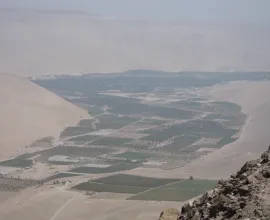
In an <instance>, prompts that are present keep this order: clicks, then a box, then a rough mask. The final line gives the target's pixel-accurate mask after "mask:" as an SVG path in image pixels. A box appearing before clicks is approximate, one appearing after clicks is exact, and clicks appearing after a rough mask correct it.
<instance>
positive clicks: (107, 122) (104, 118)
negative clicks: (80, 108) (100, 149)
mask: <svg viewBox="0 0 270 220" xmlns="http://www.w3.org/2000/svg"><path fill="white" fill-rule="evenodd" d="M96 119H97V120H98V122H97V123H95V126H96V129H97V130H100V129H120V128H122V127H124V126H127V125H129V124H132V123H134V122H136V121H138V120H139V118H133V117H128V116H123V117H117V116H113V115H101V116H98V117H97V118H96Z"/></svg>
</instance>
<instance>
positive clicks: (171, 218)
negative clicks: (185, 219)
mask: <svg viewBox="0 0 270 220" xmlns="http://www.w3.org/2000/svg"><path fill="white" fill-rule="evenodd" d="M179 216H180V212H179V211H178V210H177V209H173V208H171V209H166V210H165V211H163V212H161V214H160V216H159V220H177V219H178V218H179Z"/></svg>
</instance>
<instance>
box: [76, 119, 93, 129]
mask: <svg viewBox="0 0 270 220" xmlns="http://www.w3.org/2000/svg"><path fill="white" fill-rule="evenodd" d="M95 121H96V119H83V120H81V121H80V122H79V123H78V127H86V128H89V127H90V128H92V127H93V122H95Z"/></svg>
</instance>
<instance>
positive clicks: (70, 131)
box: [60, 127, 95, 138]
mask: <svg viewBox="0 0 270 220" xmlns="http://www.w3.org/2000/svg"><path fill="white" fill-rule="evenodd" d="M92 131H95V129H93V128H91V127H67V128H66V129H65V130H64V131H62V132H61V134H60V138H64V137H72V136H76V135H81V134H86V133H89V132H92Z"/></svg>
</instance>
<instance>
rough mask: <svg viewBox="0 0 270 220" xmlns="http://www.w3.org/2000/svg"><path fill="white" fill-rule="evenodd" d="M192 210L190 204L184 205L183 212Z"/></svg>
mask: <svg viewBox="0 0 270 220" xmlns="http://www.w3.org/2000/svg"><path fill="white" fill-rule="evenodd" d="M190 210H191V206H190V204H189V203H188V204H186V205H183V206H182V213H185V212H189V211H190Z"/></svg>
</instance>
